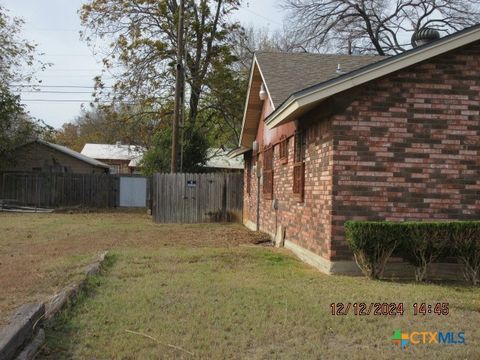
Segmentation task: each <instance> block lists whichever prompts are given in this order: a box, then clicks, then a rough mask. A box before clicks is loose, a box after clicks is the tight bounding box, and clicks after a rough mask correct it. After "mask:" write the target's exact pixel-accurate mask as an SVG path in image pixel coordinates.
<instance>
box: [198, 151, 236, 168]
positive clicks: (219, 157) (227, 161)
mask: <svg viewBox="0 0 480 360" xmlns="http://www.w3.org/2000/svg"><path fill="white" fill-rule="evenodd" d="M230 152H231V150H224V149H222V148H210V149H208V150H207V162H206V163H205V165H204V166H205V167H208V168H214V169H231V170H243V158H241V157H236V158H230V157H229V154H230Z"/></svg>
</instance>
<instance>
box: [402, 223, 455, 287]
mask: <svg viewBox="0 0 480 360" xmlns="http://www.w3.org/2000/svg"><path fill="white" fill-rule="evenodd" d="M451 224H452V223H451V222H406V223H402V224H401V226H402V227H403V228H404V231H403V234H404V236H405V237H404V238H403V239H402V241H401V246H400V255H401V256H402V257H403V259H404V260H406V261H407V262H408V263H410V264H411V265H413V266H414V267H415V280H417V281H423V280H424V279H425V276H426V274H427V268H428V266H429V265H430V264H431V263H432V262H434V261H435V260H437V259H438V258H439V257H440V256H441V255H443V254H445V252H446V251H447V249H448V245H449V244H450V245H451V243H452V242H451V241H450V239H451V233H452V231H451Z"/></svg>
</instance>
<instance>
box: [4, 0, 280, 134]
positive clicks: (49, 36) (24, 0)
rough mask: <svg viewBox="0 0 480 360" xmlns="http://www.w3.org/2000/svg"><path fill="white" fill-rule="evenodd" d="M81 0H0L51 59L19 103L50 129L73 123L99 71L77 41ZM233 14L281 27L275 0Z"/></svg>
mask: <svg viewBox="0 0 480 360" xmlns="http://www.w3.org/2000/svg"><path fill="white" fill-rule="evenodd" d="M85 2H87V1H85V0H0V5H2V6H3V7H5V8H6V9H8V10H9V14H10V16H18V17H21V18H23V19H24V20H25V25H24V27H23V37H24V38H26V39H28V40H29V41H31V42H34V43H36V44H38V51H39V52H40V53H43V54H44V55H42V56H41V57H40V59H41V60H42V61H44V62H48V63H52V64H53V65H52V66H50V67H49V68H48V69H47V70H45V71H43V72H41V73H38V74H37V79H38V80H41V81H42V86H43V87H42V88H41V92H40V93H39V92H35V93H32V92H22V94H21V98H22V102H23V103H24V104H25V105H26V108H27V110H28V111H29V112H30V114H31V115H32V116H34V117H35V118H38V119H41V120H43V121H44V122H45V123H47V124H48V125H51V126H53V127H54V128H59V127H61V125H62V124H64V123H66V122H71V121H73V120H74V119H75V117H76V116H78V115H79V114H80V112H81V107H82V105H85V106H88V104H89V101H90V99H91V93H92V89H93V78H94V77H95V76H96V75H98V74H100V72H101V70H102V65H101V61H100V60H101V56H100V55H95V54H94V51H93V50H92V49H91V48H90V47H88V46H87V44H86V43H85V42H83V41H81V40H80V35H79V33H80V30H81V26H80V20H79V17H78V14H77V11H78V9H79V8H80V6H81V5H82V3H85ZM235 17H236V18H237V19H238V20H239V21H240V22H241V23H242V25H244V26H255V27H268V28H269V29H271V30H275V29H278V28H281V26H282V25H281V22H282V18H283V14H282V11H281V9H280V8H279V7H278V0H277V1H275V0H250V1H245V0H244V1H243V4H242V8H241V9H240V10H239V11H238V12H237V13H236V15H235Z"/></svg>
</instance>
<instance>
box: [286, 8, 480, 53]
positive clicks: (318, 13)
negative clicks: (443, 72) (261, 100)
mask: <svg viewBox="0 0 480 360" xmlns="http://www.w3.org/2000/svg"><path fill="white" fill-rule="evenodd" d="M283 7H284V8H285V9H287V10H288V11H289V12H290V16H289V19H290V20H289V23H290V26H291V28H292V31H294V32H295V34H296V37H297V38H301V39H302V40H301V43H302V44H303V45H304V46H305V47H306V48H308V49H309V50H314V51H318V50H323V51H325V50H329V49H331V48H332V47H335V48H336V49H345V48H346V47H347V46H349V45H348V44H349V42H351V43H352V44H353V50H354V51H355V52H358V53H377V54H379V55H391V54H398V53H401V52H404V51H405V50H407V49H409V48H410V47H411V41H412V40H411V39H412V35H413V34H414V33H415V32H416V31H418V30H420V29H422V28H426V27H428V28H432V29H436V30H438V31H439V32H440V33H441V34H443V35H445V34H449V33H452V32H456V31H459V30H461V29H463V28H466V27H469V26H471V25H474V24H476V23H478V22H480V1H479V0H357V1H354V0H284V1H283Z"/></svg>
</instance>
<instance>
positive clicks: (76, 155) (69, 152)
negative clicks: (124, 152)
mask: <svg viewBox="0 0 480 360" xmlns="http://www.w3.org/2000/svg"><path fill="white" fill-rule="evenodd" d="M34 142H37V143H39V144H42V145H45V146H48V147H50V148H52V149H55V150H57V151H60V152H62V153H64V154H66V155H69V156H72V157H74V158H76V159H78V160H80V161H83V162H85V163H87V164H90V165H93V166H98V167H103V168H106V169H108V168H109V166H108V165H107V164H105V163H102V162H100V161H98V160H95V159H92V158H90V157H88V156H85V155H82V154H80V153H78V152H76V151H74V150H72V149H70V148H67V147H66V146H62V145H58V144H52V143H49V142H47V141H43V140H35V141H34Z"/></svg>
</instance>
